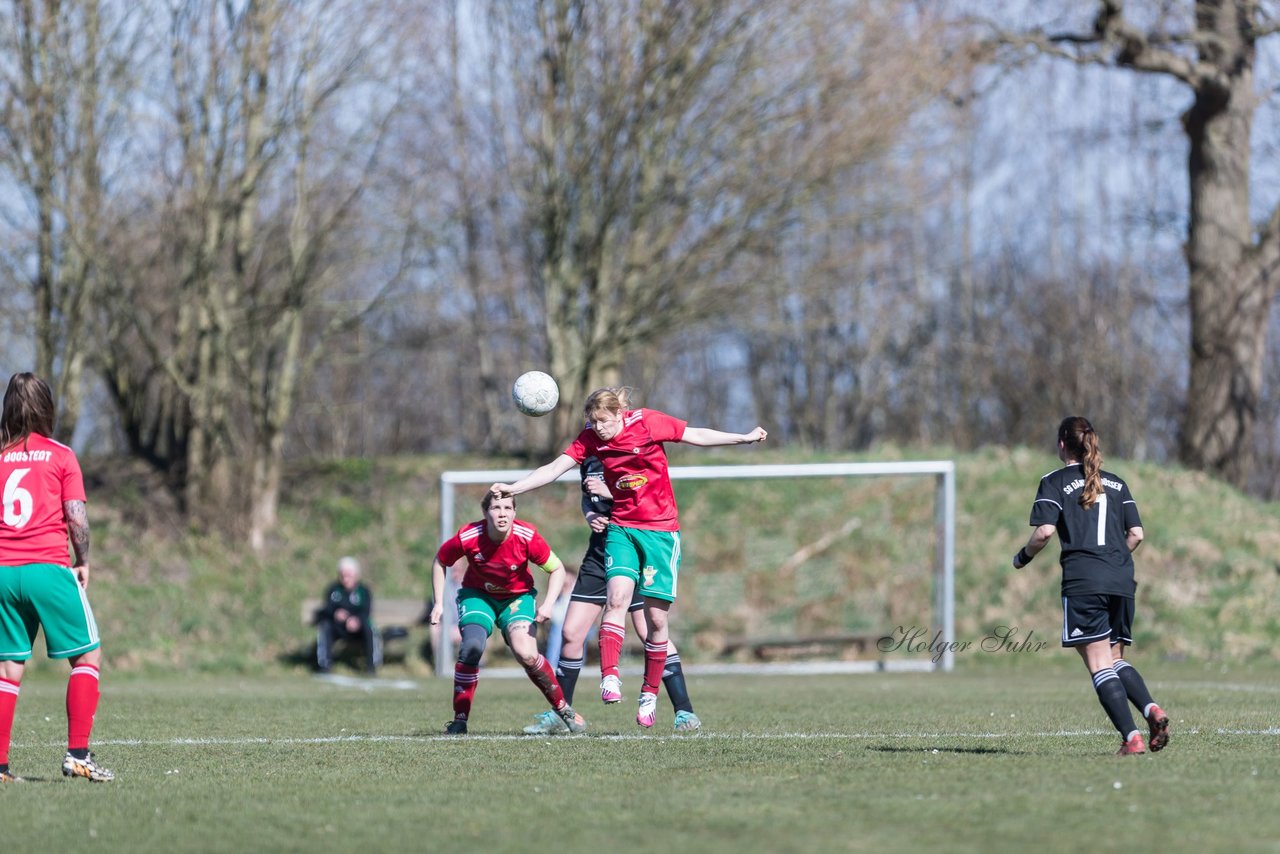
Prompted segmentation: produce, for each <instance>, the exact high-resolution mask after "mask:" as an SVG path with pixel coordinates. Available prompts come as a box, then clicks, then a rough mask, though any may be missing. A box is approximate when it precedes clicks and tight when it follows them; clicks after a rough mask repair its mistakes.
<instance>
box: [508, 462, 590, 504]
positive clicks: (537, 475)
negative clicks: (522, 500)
mask: <svg viewBox="0 0 1280 854" xmlns="http://www.w3.org/2000/svg"><path fill="white" fill-rule="evenodd" d="M577 465H578V461H577V460H575V459H574V458H573V457H571V456H569V455H568V454H561V455H560V456H558V457H556V458H555V459H554V460H552V461H551V462H549V463H547V464H546V465H545V466H541V467H539V468H536V469H534V470H533V471H531V472H529V473H528V474H527V475H525V476H524V477H522V478H520V479H519V480H517V481H516V482H515V483H495V484H494V485H493V486H491V487H489V491H490V492H492V493H493V494H494V495H497V496H499V497H501V498H506V497H507V496H508V495H519V494H521V493H522V492H530V491H532V490H534V489H537V488H538V487H540V486H546V485H547V484H548V483H551V482H553V481H554V480H555V479H556V478H558V477H560V475H562V474H564V473H565V472H567V471H569V470H570V469H572V468H575V467H576V466H577Z"/></svg>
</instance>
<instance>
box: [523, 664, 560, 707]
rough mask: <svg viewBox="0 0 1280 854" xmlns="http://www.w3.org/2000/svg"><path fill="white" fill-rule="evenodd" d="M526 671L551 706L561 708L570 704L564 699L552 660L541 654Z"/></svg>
mask: <svg viewBox="0 0 1280 854" xmlns="http://www.w3.org/2000/svg"><path fill="white" fill-rule="evenodd" d="M524 672H525V673H527V674H529V681H530V682H532V683H533V684H534V685H537V686H538V690H539V691H541V692H542V696H544V697H546V698H547V702H548V703H550V704H551V708H553V709H556V710H559V709H563V708H564V707H565V706H566V705H568V704H567V703H566V702H565V701H564V691H562V690H561V689H560V683H559V682H558V681H556V672H555V671H554V670H552V669H551V664H550V662H548V661H547V660H546V659H545V658H543V657H542V656H541V655H539V656H538V660H537V661H535V662H534V663H533V666H532V667H526V668H525V671H524Z"/></svg>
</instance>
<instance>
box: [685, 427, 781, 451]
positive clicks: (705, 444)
mask: <svg viewBox="0 0 1280 854" xmlns="http://www.w3.org/2000/svg"><path fill="white" fill-rule="evenodd" d="M768 436H769V434H768V433H767V432H766V431H765V429H764V428H763V427H757V428H755V429H754V430H752V431H751V432H750V433H725V432H724V431H722V430H712V429H711V428H710V427H686V428H684V434H683V435H682V436H681V437H680V441H681V442H683V443H685V444H686V445H697V446H698V447H700V448H713V447H716V446H717V445H752V444H755V443H756V442H763V441H764V440H765V439H766V438H767V437H768Z"/></svg>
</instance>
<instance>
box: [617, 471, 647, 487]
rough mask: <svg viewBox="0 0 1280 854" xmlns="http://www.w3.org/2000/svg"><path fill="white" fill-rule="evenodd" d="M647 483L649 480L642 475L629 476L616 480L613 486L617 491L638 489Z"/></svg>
mask: <svg viewBox="0 0 1280 854" xmlns="http://www.w3.org/2000/svg"><path fill="white" fill-rule="evenodd" d="M648 482H649V478H647V477H645V476H644V475H642V474H629V475H627V476H626V477H620V478H618V482H617V483H616V484H615V486H617V488H618V489H639V488H640V487H642V486H644V485H645V484H646V483H648Z"/></svg>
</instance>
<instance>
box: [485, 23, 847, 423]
mask: <svg viewBox="0 0 1280 854" xmlns="http://www.w3.org/2000/svg"><path fill="white" fill-rule="evenodd" d="M850 5H853V6H859V5H860V4H838V3H834V4H824V3H817V4H815V3H780V4H769V5H767V6H766V5H764V4H753V3H739V2H730V0H715V2H705V3H680V2H674V0H631V2H626V3H618V4H595V3H586V2H578V0H544V2H537V3H534V4H532V5H531V7H523V6H521V7H512V6H509V5H508V4H494V5H493V7H492V15H491V18H490V20H491V23H492V27H491V29H490V33H491V36H490V42H491V43H492V45H494V46H502V48H503V49H502V51H500V52H498V53H496V54H495V55H496V57H497V59H498V60H500V61H502V62H504V63H505V64H506V66H505V67H506V74H507V77H508V79H509V80H510V81H511V86H513V87H514V89H513V91H512V93H511V96H510V100H509V101H508V102H507V103H504V104H503V105H502V107H503V108H504V109H506V110H508V115H509V116H510V117H513V118H514V117H518V118H519V125H518V126H519V128H520V136H519V137H518V139H519V141H520V142H521V143H522V147H521V148H520V149H517V150H515V151H513V152H512V161H513V163H514V164H515V168H514V169H513V175H514V177H515V181H516V189H517V192H518V194H519V199H520V203H521V204H522V206H523V210H524V215H525V223H526V224H527V235H528V237H527V247H528V248H527V251H528V256H527V257H528V261H527V269H528V270H529V271H531V273H532V275H531V276H530V279H531V284H532V286H533V290H534V292H535V293H536V294H537V295H538V298H539V301H540V305H539V306H538V308H539V309H540V311H541V315H542V318H543V322H544V324H545V327H544V328H545V339H546V342H547V348H548V349H547V359H548V363H549V367H550V370H551V372H552V373H553V374H554V375H555V376H556V377H557V379H558V380H559V381H560V383H561V392H562V395H563V396H564V397H565V398H566V400H567V401H569V402H571V403H572V402H576V401H577V400H580V399H581V397H582V395H583V393H584V392H585V391H586V390H589V389H590V388H592V387H596V386H601V385H607V384H612V383H615V382H618V381H619V380H620V379H622V378H623V369H624V367H625V361H626V359H627V357H628V354H629V353H630V352H633V351H634V350H635V348H637V347H638V346H639V345H641V344H642V343H644V342H647V341H653V340H657V339H660V338H661V337H663V336H665V335H667V334H669V333H674V332H675V331H676V330H681V329H690V328H692V327H693V326H694V325H695V324H697V323H699V322H700V321H704V320H707V319H711V318H716V317H722V316H724V315H725V314H726V313H731V312H732V311H734V310H735V307H736V306H741V305H742V304H743V302H742V301H743V300H744V299H746V298H747V297H748V296H749V295H750V293H751V290H750V286H751V284H752V281H751V280H750V279H749V278H748V277H747V275H746V272H745V270H744V268H743V264H744V262H745V260H746V259H747V258H749V257H752V256H763V255H765V254H767V253H769V252H771V251H772V247H773V246H774V244H775V239H776V234H777V231H778V229H780V228H782V227H783V226H784V225H785V224H786V223H787V222H788V221H789V218H790V217H791V216H792V215H793V213H794V206H795V202H796V199H797V198H798V197H799V196H800V195H801V194H802V193H803V192H804V190H805V188H807V187H810V186H813V185H815V184H817V183H819V182H821V181H822V180H823V179H824V178H825V177H826V173H825V172H824V171H823V169H824V163H823V162H821V161H822V158H827V161H826V164H825V165H826V166H829V165H830V164H831V162H833V161H835V162H839V161H841V160H842V158H844V157H847V151H846V150H845V149H844V148H842V147H841V146H842V144H843V139H842V138H841V137H839V136H837V135H834V134H832V132H831V127H830V126H829V125H827V124H825V121H826V115H827V112H826V111H828V110H833V111H836V112H840V111H841V110H842V109H843V106H844V100H843V99H844V98H846V97H848V96H849V94H850V89H849V78H848V77H847V75H845V74H844V71H845V69H841V68H839V67H838V66H833V67H832V68H831V69H827V68H823V71H824V72H826V71H828V70H830V71H831V73H830V74H828V75H827V76H821V75H818V76H812V73H813V71H814V66H813V65H812V64H810V63H808V62H806V53H805V51H806V47H807V46H806V44H805V43H804V37H805V36H812V35H813V34H814V33H815V32H817V31H818V28H817V22H818V21H821V20H823V19H824V17H825V20H826V25H827V26H828V27H829V28H830V30H831V31H838V30H839V25H840V24H841V23H845V22H847V21H850V20H851V17H846V16H849V13H848V11H847V10H848V8H849V6H850ZM832 16H834V17H832ZM560 418H561V423H560V424H559V425H558V426H559V429H558V431H557V432H560V433H564V432H567V431H568V429H570V428H571V426H572V423H571V422H573V421H574V420H576V418H577V412H576V407H575V406H572V405H570V406H566V407H562V408H561V410H560Z"/></svg>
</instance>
